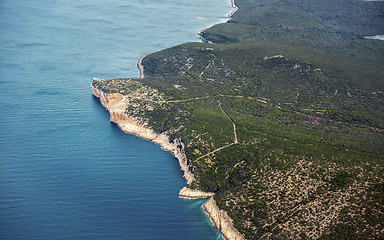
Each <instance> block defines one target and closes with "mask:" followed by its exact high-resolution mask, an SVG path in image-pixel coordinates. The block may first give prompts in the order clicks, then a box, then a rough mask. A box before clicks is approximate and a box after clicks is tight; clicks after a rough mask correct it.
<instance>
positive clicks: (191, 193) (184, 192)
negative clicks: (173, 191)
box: [179, 187, 215, 198]
mask: <svg viewBox="0 0 384 240" xmlns="http://www.w3.org/2000/svg"><path fill="white" fill-rule="evenodd" d="M214 195H215V193H212V192H203V191H200V190H195V189H190V188H188V187H183V188H182V189H181V190H180V192H179V197H184V198H207V197H213V196H214Z"/></svg>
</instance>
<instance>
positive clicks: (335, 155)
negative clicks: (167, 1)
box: [92, 0, 384, 239]
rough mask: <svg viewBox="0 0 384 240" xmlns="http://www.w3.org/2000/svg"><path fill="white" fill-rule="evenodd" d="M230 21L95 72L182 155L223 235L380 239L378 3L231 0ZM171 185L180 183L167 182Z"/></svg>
mask: <svg viewBox="0 0 384 240" xmlns="http://www.w3.org/2000/svg"><path fill="white" fill-rule="evenodd" d="M235 4H236V6H237V7H238V11H236V12H235V13H234V14H233V15H232V16H231V19H230V20H229V21H228V22H227V23H223V24H218V25H216V26H214V27H212V28H209V29H206V30H204V31H202V32H201V39H202V40H203V41H204V42H202V43H185V44H181V45H179V46H175V47H172V48H169V49H165V50H162V51H159V52H156V53H153V54H149V55H147V56H145V57H144V58H142V59H141V60H140V66H142V71H143V72H142V76H143V77H142V78H140V79H130V78H120V79H113V80H100V79H94V80H93V81H92V89H93V94H94V95H95V96H97V97H98V98H100V100H101V103H102V104H103V105H104V106H105V107H106V108H107V109H108V110H109V112H110V115H111V121H113V122H115V123H117V124H118V125H119V126H120V128H121V129H122V130H124V131H126V132H129V133H133V134H136V135H138V136H140V137H143V138H146V139H149V140H151V141H153V142H155V143H158V144H160V145H161V146H162V147H163V148H164V149H165V150H167V151H170V152H171V153H173V154H174V156H175V157H176V158H177V159H178V161H179V163H180V166H181V170H182V171H183V172H184V177H185V179H186V182H187V186H186V187H185V188H183V189H182V190H181V191H180V193H179V195H180V196H181V197H189V198H195V197H205V198H209V200H208V201H207V202H206V203H205V204H204V209H205V211H206V212H207V213H208V215H209V216H210V218H211V219H212V222H213V223H214V225H215V226H216V228H217V229H221V231H222V233H223V234H222V235H223V236H224V238H227V239H243V238H244V239H380V238H384V231H383V229H384V224H383V223H384V204H383V202H384V148H383V146H384V41H382V40H376V39H367V38H365V36H375V35H378V34H383V33H384V15H383V12H384V2H380V1H355V0H340V1H330V0H320V1H319V0H317V1H315V0H302V1H294V0H285V1H280V0H272V1H271V0H257V1H256V0H255V1H253V0H252V1H246V0H236V1H235ZM175 194H177V193H175Z"/></svg>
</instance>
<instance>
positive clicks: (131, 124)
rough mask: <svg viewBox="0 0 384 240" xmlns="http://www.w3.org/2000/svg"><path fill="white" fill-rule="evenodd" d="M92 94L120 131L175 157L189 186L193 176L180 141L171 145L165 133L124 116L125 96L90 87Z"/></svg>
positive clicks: (176, 140) (174, 141) (175, 141)
mask: <svg viewBox="0 0 384 240" xmlns="http://www.w3.org/2000/svg"><path fill="white" fill-rule="evenodd" d="M92 93H93V95H94V96H95V97H97V98H99V99H100V102H101V104H102V105H103V106H104V107H105V108H106V109H107V110H108V111H109V114H110V121H111V122H114V123H116V124H117V125H118V126H119V127H120V128H121V130H123V131H124V132H126V133H131V134H134V135H136V136H139V137H141V138H144V139H147V140H150V141H152V142H154V143H156V144H159V145H160V146H161V148H163V149H164V150H166V151H169V152H170V153H172V154H173V156H175V158H176V159H177V160H178V161H179V164H180V168H181V171H183V172H184V178H185V180H186V182H187V184H190V183H191V182H192V181H193V179H194V176H193V174H192V173H191V172H190V171H189V165H188V162H187V157H186V155H185V152H184V144H183V143H182V142H181V140H180V139H175V140H173V142H172V143H171V142H170V141H169V137H168V136H167V135H166V134H165V133H161V134H157V133H155V132H154V131H153V130H152V129H151V128H149V127H148V126H146V124H142V123H139V122H138V121H137V120H136V119H135V118H132V117H130V116H128V115H126V114H125V109H126V106H127V96H125V95H122V94H120V93H104V92H102V91H101V90H99V89H97V88H94V87H93V86H92Z"/></svg>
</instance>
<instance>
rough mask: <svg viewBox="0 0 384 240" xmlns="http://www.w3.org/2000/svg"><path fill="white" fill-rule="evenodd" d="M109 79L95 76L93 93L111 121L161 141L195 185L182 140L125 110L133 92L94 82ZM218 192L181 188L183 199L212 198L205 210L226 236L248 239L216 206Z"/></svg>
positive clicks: (130, 131)
mask: <svg viewBox="0 0 384 240" xmlns="http://www.w3.org/2000/svg"><path fill="white" fill-rule="evenodd" d="M96 81H105V80H102V79H96V78H94V79H92V84H91V88H92V94H93V96H95V97H97V98H99V99H100V103H101V104H102V105H103V106H104V107H105V108H106V109H107V110H108V112H109V114H110V121H111V122H113V123H116V124H117V125H118V126H119V127H120V129H121V130H122V131H124V132H126V133H129V134H134V135H136V136H138V137H141V138H144V139H147V140H149V141H151V142H153V143H156V144H159V145H160V146H161V148H162V149H164V150H166V151H168V152H170V153H172V154H173V156H174V157H175V158H176V159H177V160H178V161H179V164H180V170H181V171H183V172H184V175H183V177H184V178H185V180H186V182H187V184H188V185H189V184H191V183H192V181H193V180H194V175H193V173H192V172H191V171H189V165H188V161H187V156H186V154H185V152H184V144H183V142H182V141H181V139H175V140H174V141H173V142H170V139H169V136H168V135H167V134H166V133H160V134H157V133H155V132H154V131H153V130H152V129H151V128H150V127H148V125H147V124H146V123H141V122H140V121H138V120H137V119H136V118H134V117H131V116H128V115H127V114H126V112H125V110H126V107H127V104H128V103H129V99H130V98H132V97H134V96H131V95H123V94H120V93H105V92H103V91H102V90H100V89H98V88H96V87H94V84H93V83H94V82H96ZM214 195H215V194H214V193H212V192H203V191H200V190H195V189H191V188H188V187H184V188H182V189H181V190H180V192H179V196H180V197H183V198H208V197H209V198H210V199H209V200H208V201H207V202H206V203H204V205H203V209H204V211H205V213H206V214H207V215H208V216H209V218H210V219H211V221H212V223H213V224H214V226H215V228H216V230H218V231H219V230H220V231H221V233H222V236H223V237H224V238H225V239H244V238H243V236H242V235H241V234H240V233H239V232H238V231H237V230H236V228H235V227H234V226H233V224H232V220H231V219H230V217H229V216H228V214H226V212H225V211H223V210H220V209H219V208H218V207H217V206H216V202H215V200H214V198H213V197H214Z"/></svg>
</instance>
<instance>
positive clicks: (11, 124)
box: [0, 0, 232, 240]
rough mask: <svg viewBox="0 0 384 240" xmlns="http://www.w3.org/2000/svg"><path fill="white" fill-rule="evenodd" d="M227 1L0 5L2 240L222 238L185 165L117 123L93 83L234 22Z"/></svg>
mask: <svg viewBox="0 0 384 240" xmlns="http://www.w3.org/2000/svg"><path fill="white" fill-rule="evenodd" d="M231 10H232V8H231V6H230V1H229V0H228V1H223V0H208V1H202V0H195V1H186V0H156V1H155V0H145V1H138V0H130V1H128V0H125V1H123V0H115V1H107V0H93V1H90V0H77V1H58V0H34V1H26V0H12V1H11V0H2V1H0V31H1V34H0V63H1V68H0V110H1V113H2V114H1V118H0V239H18V240H19V239H217V238H219V239H220V235H219V234H218V233H217V232H216V231H215V230H214V229H213V227H212V225H211V224H210V222H209V220H208V219H207V217H206V216H205V215H204V213H203V212H202V210H201V208H200V206H201V204H202V202H203V200H188V199H180V198H178V196H177V193H178V191H179V190H180V189H181V188H182V187H183V186H184V185H185V181H184V179H183V178H182V173H181V172H180V171H179V166H178V164H177V161H176V160H175V159H174V158H173V157H172V155H171V154H169V153H168V152H165V151H163V150H162V149H161V148H160V147H159V146H157V145H154V144H152V143H150V142H148V141H146V140H143V139H140V138H137V137H135V136H132V135H128V134H125V133H123V132H121V131H120V129H119V128H118V127H116V125H114V124H111V123H109V121H108V120H109V116H108V113H107V112H106V111H105V110H104V109H103V107H102V106H101V105H100V103H99V101H98V100H97V99H95V98H93V97H92V95H91V91H90V80H91V78H92V77H97V78H115V77H138V76H139V72H138V70H137V68H136V63H137V60H138V59H139V58H140V57H141V56H142V55H145V54H146V53H148V52H152V51H155V50H159V49H163V48H167V47H171V46H174V45H177V44H180V43H183V42H187V41H198V39H197V33H198V32H199V31H200V30H201V29H203V28H205V27H207V26H210V25H211V24H213V23H215V22H219V21H223V20H225V19H226V17H227V14H228V13H229V12H230V11H231Z"/></svg>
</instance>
